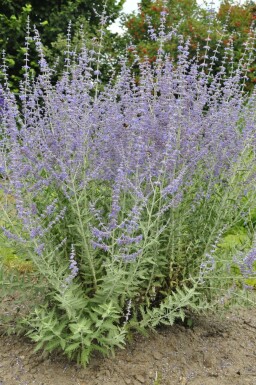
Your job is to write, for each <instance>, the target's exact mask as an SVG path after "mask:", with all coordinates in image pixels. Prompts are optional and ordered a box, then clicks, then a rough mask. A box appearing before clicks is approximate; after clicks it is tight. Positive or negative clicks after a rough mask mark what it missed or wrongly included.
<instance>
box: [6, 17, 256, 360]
mask: <svg viewBox="0 0 256 385" xmlns="http://www.w3.org/2000/svg"><path fill="white" fill-rule="evenodd" d="M165 17H166V12H165V11H163V12H162V18H163V22H164V19H165ZM164 38H165V35H164V31H163V30H162V33H161V35H160V40H159V50H158V54H157V60H156V62H155V64H154V65H153V66H151V65H150V63H149V61H143V62H139V61H138V63H137V64H136V65H137V66H138V68H139V77H138V79H135V78H134V76H133V74H132V70H131V68H130V67H129V66H128V65H127V60H126V59H124V60H122V62H121V71H120V73H119V75H118V76H117V80H116V81H112V80H110V82H109V83H108V84H107V85H106V86H105V87H104V88H103V89H101V90H100V87H99V85H100V59H99V57H100V51H97V50H96V49H95V50H92V49H89V50H88V49H87V48H86V45H83V46H82V48H81V53H80V54H79V55H73V54H72V53H71V52H70V51H69V50H67V55H66V60H65V71H64V73H63V75H62V77H61V78H60V79H59V81H57V83H56V84H55V85H53V84H52V82H51V78H52V75H53V71H52V69H51V68H50V67H49V66H48V64H47V61H46V60H45V57H44V54H43V49H42V44H41V41H40V39H39V36H38V34H37V33H36V36H35V43H36V47H37V49H38V52H39V56H40V60H39V66H40V71H41V72H40V75H39V76H38V77H36V78H30V76H29V61H28V60H26V65H25V70H26V72H25V76H24V80H23V82H22V84H21V89H20V92H19V100H16V98H15V96H14V95H13V94H12V92H11V91H10V89H9V87H8V77H7V74H6V72H7V69H6V65H4V66H3V68H2V70H3V72H4V74H5V82H4V84H3V87H2V89H1V95H3V106H2V112H1V132H0V166H1V170H0V171H1V175H2V182H1V187H2V189H3V191H4V194H5V195H6V196H7V195H8V196H11V197H13V202H12V205H11V206H10V205H9V204H8V200H6V202H4V203H2V204H1V209H2V212H3V216H4V223H3V224H2V236H5V237H6V238H8V242H10V243H12V245H13V247H14V248H15V247H17V246H19V249H20V252H21V253H22V255H26V258H27V259H28V260H29V261H30V262H31V263H32V265H33V266H34V270H35V271H37V274H38V282H41V284H42V283H43V284H44V295H43V298H44V300H43V302H42V304H41V306H37V307H36V308H35V310H34V312H32V314H31V315H30V316H29V317H28V318H27V320H26V323H25V325H26V329H27V331H28V335H29V336H30V337H31V338H32V339H33V340H34V341H36V342H37V348H38V349H39V348H44V349H46V350H48V351H52V350H61V351H63V352H64V353H65V354H67V355H68V357H70V358H76V359H77V361H78V362H80V363H82V364H85V363H87V362H88V360H89V357H90V355H91V353H92V352H93V351H95V350H98V351H100V352H102V353H103V354H108V353H109V352H111V351H113V350H114V349H115V348H116V347H123V346H124V344H125V339H126V336H127V333H129V332H131V331H133V330H139V331H142V332H143V331H145V330H146V329H147V328H149V327H151V328H155V327H156V326H157V325H160V324H173V322H174V321H175V320H176V319H179V318H181V319H184V317H185V313H186V311H187V309H193V310H194V311H199V310H201V309H207V308H209V307H212V306H215V307H219V306H221V305H222V304H223V303H224V304H226V303H227V302H228V301H229V300H230V298H231V297H232V296H233V295H235V293H236V292H237V288H239V287H241V286H242V285H243V283H244V282H245V281H244V280H245V278H249V277H250V278H251V277H253V275H254V262H255V254H256V249H255V243H254V225H253V221H252V220H250V221H249V219H250V218H251V216H250V215H251V210H252V207H255V175H256V166H255V164H256V163H255V150H256V136H255V132H256V130H255V125H256V114H255V111H256V109H255V104H256V93H255V91H254V92H252V93H251V94H250V95H249V94H247V93H246V92H245V91H244V82H245V80H246V79H245V76H246V75H245V74H246V69H247V68H248V65H249V64H250V55H249V56H247V55H245V56H244V57H243V59H242V61H241V62H240V65H239V66H237V68H234V67H232V65H230V66H227V65H226V64H227V63H230V62H232V58H233V55H234V52H233V51H232V47H231V48H230V50H229V51H228V52H226V54H225V56H224V57H223V61H222V64H223V65H222V66H221V67H220V69H219V70H218V71H217V73H215V72H214V64H215V61H214V59H210V60H208V55H207V52H208V48H206V52H205V57H204V62H203V63H201V62H200V61H198V58H197V57H193V58H190V57H189V47H190V42H189V40H187V41H185V40H183V38H182V37H179V38H178V47H177V65H175V66H174V64H173V62H172V59H171V58H170V56H169V54H168V53H165V52H164V50H163V41H164ZM28 53H29V45H27V55H26V58H28ZM202 64H203V65H202ZM13 204H14V207H13ZM241 218H243V221H245V220H247V221H248V222H250V230H251V232H248V234H250V237H249V243H248V246H247V248H246V250H242V251H241V252H239V253H235V254H232V255H231V254H228V253H225V254H224V257H223V255H222V254H221V253H220V246H219V244H220V243H221V240H222V238H223V237H225V236H227V235H228V234H229V233H230V232H231V230H232V229H234V227H235V226H237V225H239V224H240V221H241ZM248 218H249V219H248Z"/></svg>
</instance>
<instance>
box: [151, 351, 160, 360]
mask: <svg viewBox="0 0 256 385" xmlns="http://www.w3.org/2000/svg"><path fill="white" fill-rule="evenodd" d="M153 357H154V359H155V360H161V358H162V354H161V353H159V352H154V353H153Z"/></svg>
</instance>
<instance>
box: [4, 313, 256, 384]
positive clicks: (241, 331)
mask: <svg viewBox="0 0 256 385" xmlns="http://www.w3.org/2000/svg"><path fill="white" fill-rule="evenodd" d="M33 349H34V345H33V344H31V343H30V342H29V341H28V340H26V339H24V338H22V337H17V336H10V337H8V336H5V335H2V336H1V337H0V385H32V384H36V385H102V384H104V385H114V384H115V385H126V384H127V385H141V384H144V385H153V384H157V385H176V384H177V385H178V384H179V385H187V384H191V385H256V308H251V309H248V308H246V309H234V310H232V312H229V313H226V314H225V315H224V316H222V317H221V318H220V317H218V316H202V317H199V318H197V319H196V320H194V325H193V327H192V328H186V327H184V326H181V325H174V326H172V327H166V328H163V329H160V330H158V331H157V333H154V334H150V336H149V337H141V336H135V338H134V340H133V341H132V342H130V343H128V345H127V348H126V349H125V350H120V351H118V352H117V354H116V357H114V358H107V359H106V358H105V359H103V358H101V357H96V356H95V357H93V358H92V360H91V362H90V365H89V366H88V368H86V369H83V368H81V367H79V366H78V365H76V364H75V363H70V362H68V361H67V360H66V359H64V358H63V357H60V356H56V355H51V356H49V357H44V356H43V355H42V353H36V354H35V353H34V352H33ZM156 379H157V381H156Z"/></svg>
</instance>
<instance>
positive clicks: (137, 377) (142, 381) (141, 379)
mask: <svg viewBox="0 0 256 385" xmlns="http://www.w3.org/2000/svg"><path fill="white" fill-rule="evenodd" d="M135 378H136V380H138V381H139V382H141V383H142V384H143V383H144V382H145V381H146V380H145V377H143V376H141V375H140V374H136V375H135Z"/></svg>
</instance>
